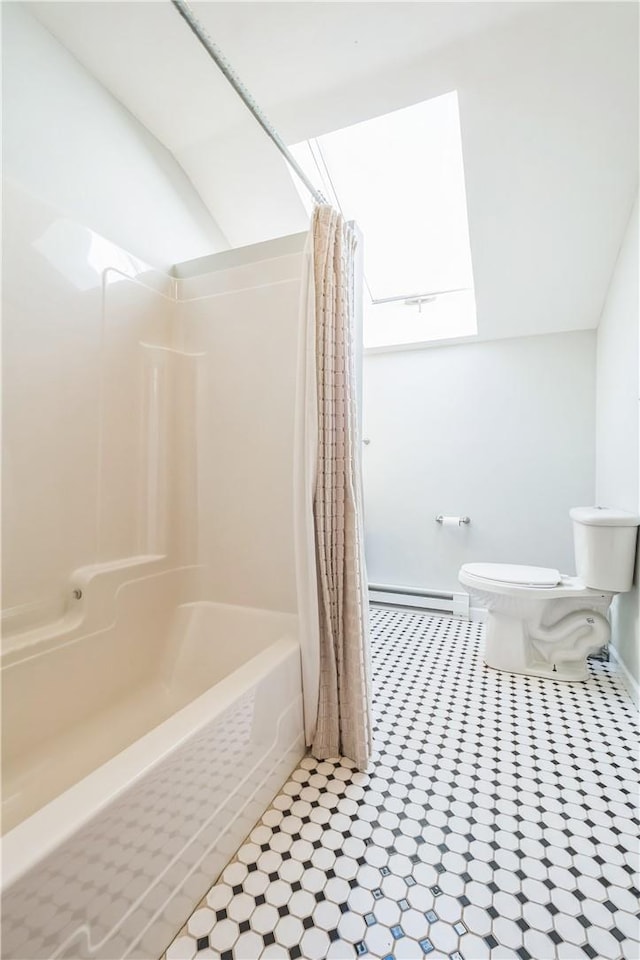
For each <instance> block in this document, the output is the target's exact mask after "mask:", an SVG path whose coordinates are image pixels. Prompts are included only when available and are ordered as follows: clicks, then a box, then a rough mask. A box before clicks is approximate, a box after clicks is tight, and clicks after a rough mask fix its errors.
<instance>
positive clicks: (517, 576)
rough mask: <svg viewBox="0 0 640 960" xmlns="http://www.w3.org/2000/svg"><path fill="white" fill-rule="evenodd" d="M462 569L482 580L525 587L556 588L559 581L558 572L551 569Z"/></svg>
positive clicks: (484, 566)
mask: <svg viewBox="0 0 640 960" xmlns="http://www.w3.org/2000/svg"><path fill="white" fill-rule="evenodd" d="M463 569H464V570H466V572H467V573H470V574H471V576H473V577H482V579H483V580H495V581H497V582H499V583H513V584H518V585H519V586H525V587H556V586H557V585H558V584H559V583H560V579H561V577H560V571H559V570H554V569H553V568H552V567H528V566H525V565H524V564H519V563H465V565H464V567H463Z"/></svg>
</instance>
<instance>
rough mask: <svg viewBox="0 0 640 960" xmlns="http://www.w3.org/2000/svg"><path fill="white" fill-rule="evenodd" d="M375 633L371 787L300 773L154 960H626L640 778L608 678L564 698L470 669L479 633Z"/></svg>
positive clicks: (634, 893) (439, 621)
mask: <svg viewBox="0 0 640 960" xmlns="http://www.w3.org/2000/svg"><path fill="white" fill-rule="evenodd" d="M371 622H372V652H373V685H374V693H375V695H374V700H373V704H374V709H373V725H374V752H373V756H372V768H371V770H370V771H369V773H368V774H360V773H357V772H356V771H355V770H354V769H353V765H352V764H349V763H348V762H345V761H341V760H339V759H333V760H330V761H327V762H324V763H317V762H316V761H315V760H313V759H312V758H310V757H307V758H305V759H304V760H303V761H302V763H301V764H300V766H299V767H298V768H297V769H296V770H295V771H294V773H293V774H292V776H291V778H290V780H289V781H288V783H286V784H285V786H284V788H283V790H282V791H281V793H280V794H279V796H277V797H276V799H275V800H274V802H273V804H272V806H271V807H270V809H269V810H268V811H267V812H266V813H265V815H264V816H263V818H262V820H261V821H260V822H259V823H258V824H257V825H256V827H255V828H254V829H253V830H252V831H251V832H250V833H249V834H248V836H247V837H246V840H245V842H244V843H243V844H242V846H240V848H239V850H238V851H237V853H236V856H235V858H234V859H233V861H232V862H231V863H230V864H229V866H228V867H227V868H226V869H225V871H224V872H223V874H222V876H221V878H220V880H219V882H218V883H217V884H215V885H214V886H213V887H212V888H211V890H210V891H209V893H208V894H207V896H206V897H205V898H204V900H203V901H202V903H201V904H200V907H199V908H198V910H196V911H195V913H194V914H193V915H192V917H191V918H190V919H189V921H188V922H187V923H186V924H185V926H184V928H183V929H182V931H181V932H180V933H179V934H178V936H177V937H176V939H175V940H174V942H173V943H172V945H171V946H170V947H169V949H168V950H167V952H166V954H165V957H166V960H192V958H194V957H195V958H200V957H202V958H203V960H204V958H205V957H214V956H215V957H220V956H221V957H222V958H223V960H258V958H264V960H267V958H276V957H280V958H285V960H286V958H290V960H295V958H300V957H303V958H305V960H322V958H331V960H333V958H335V960H350V958H356V957H359V956H364V957H377V958H386V960H392V958H394V957H395V958H407V960H418V958H419V957H426V958H427V960H429V958H430V957H432V956H433V957H440V958H442V957H445V958H450V960H532V958H535V960H580V958H583V960H595V958H598V960H631V958H635V957H637V956H638V955H639V951H640V942H639V940H640V922H639V920H638V917H637V911H638V890H637V889H636V887H635V886H634V862H635V850H636V835H637V826H638V820H637V795H638V786H639V780H640V771H639V770H638V765H637V750H636V742H637V732H636V730H635V717H634V711H633V707H632V704H631V702H630V701H629V699H628V696H627V694H626V691H625V690H624V687H623V686H622V683H621V681H620V678H619V677H618V675H617V674H616V672H615V670H613V669H612V668H611V666H610V665H609V664H608V663H604V662H600V661H592V662H591V663H590V670H591V675H592V676H591V682H590V683H589V684H581V685H576V686H572V687H571V688H569V689H568V688H567V686H566V685H563V684H555V683H553V682H549V681H547V680H541V679H536V678H530V677H519V676H514V675H507V674H501V673H499V672H497V671H494V670H490V669H489V668H488V667H485V666H483V665H482V662H481V653H482V633H483V629H484V628H483V627H482V626H480V625H478V624H469V623H463V622H461V621H456V620H453V619H450V618H440V617H427V616H424V615H421V614H409V613H406V612H403V613H398V612H394V611H382V610H376V609H374V610H373V611H372V618H371ZM612 757H615V759H612Z"/></svg>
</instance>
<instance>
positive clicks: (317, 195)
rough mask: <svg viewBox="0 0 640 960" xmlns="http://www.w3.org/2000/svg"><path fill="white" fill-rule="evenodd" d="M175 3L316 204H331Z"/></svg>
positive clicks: (178, 1) (185, 8)
mask: <svg viewBox="0 0 640 960" xmlns="http://www.w3.org/2000/svg"><path fill="white" fill-rule="evenodd" d="M171 3H172V4H173V5H174V7H175V8H176V10H177V11H178V13H179V14H180V16H181V17H182V18H183V20H184V21H185V22H186V24H187V25H188V26H189V28H190V29H191V30H192V32H193V33H194V34H195V35H196V37H197V38H198V40H199V41H200V43H201V44H202V46H203V47H204V48H205V50H206V51H207V53H208V54H209V56H210V57H211V59H212V60H213V62H214V63H215V65H216V66H217V67H218V69H219V70H220V71H221V72H222V73H223V74H224V76H225V77H226V78H227V80H228V81H229V83H230V84H231V86H232V87H233V89H234V90H235V91H236V93H237V94H238V96H239V97H240V99H241V100H242V102H243V103H244V105H245V106H246V107H247V108H248V109H249V110H250V111H251V113H252V114H253V116H254V117H255V119H256V120H257V121H258V123H259V124H260V126H261V127H262V129H263V130H264V132H265V133H266V135H267V136H268V137H269V138H270V139H271V140H272V141H273V142H274V143H275V145H276V147H277V148H278V150H279V151H280V153H281V154H282V156H283V157H284V158H285V160H286V161H287V163H288V164H289V166H290V167H291V169H292V170H293V171H294V172H295V174H296V176H297V177H298V178H299V179H300V181H301V182H302V183H303V184H304V185H305V187H306V188H307V190H308V191H309V193H310V194H311V196H312V197H313V199H314V200H315V201H316V203H327V200H326V198H325V196H324V195H323V194H322V193H321V191H320V190H318V189H316V187H314V185H313V184H312V183H311V180H309V178H308V177H307V175H306V173H305V172H304V170H303V169H302V167H301V166H300V164H299V163H298V161H297V160H296V159H295V157H294V156H293V154H292V153H291V151H290V150H289V148H288V147H287V145H286V143H285V142H284V140H283V139H282V138H281V137H280V134H279V133H278V131H277V130H276V129H275V128H274V127H273V126H272V125H271V124H270V123H269V121H268V120H267V118H266V117H265V115H264V113H263V112H262V110H261V109H260V107H259V106H258V104H257V103H256V101H255V100H254V99H253V97H252V96H251V94H250V93H249V91H248V90H247V88H246V87H245V85H244V83H243V82H242V80H240V78H239V77H238V75H237V74H236V72H235V71H234V69H233V67H232V66H231V64H230V63H229V61H228V60H227V59H226V57H225V56H224V54H223V53H222V51H221V50H220V49H219V47H218V46H217V45H216V44H215V43H214V42H213V40H212V39H211V37H210V36H209V34H208V33H207V31H206V30H205V29H204V27H203V26H202V24H201V23H200V21H199V20H198V19H197V17H196V16H195V15H194V13H193V11H192V10H191V8H190V7H189V4H188V3H186V2H185V0H171Z"/></svg>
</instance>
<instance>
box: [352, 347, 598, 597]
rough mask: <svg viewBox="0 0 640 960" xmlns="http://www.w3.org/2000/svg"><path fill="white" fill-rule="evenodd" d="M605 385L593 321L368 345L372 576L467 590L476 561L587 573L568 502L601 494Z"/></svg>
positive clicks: (367, 488) (578, 502)
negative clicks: (597, 417) (398, 346)
mask: <svg viewBox="0 0 640 960" xmlns="http://www.w3.org/2000/svg"><path fill="white" fill-rule="evenodd" d="M594 393H595V333H594V332H593V331H582V332H577V333H564V334H554V335H548V336H540V337H528V338H520V339H512V340H500V341H494V342H490V343H473V344H460V345H456V346H448V347H432V348H429V349H424V350H414V351H400V352H392V353H378V354H369V355H367V356H366V357H365V365H364V435H365V437H366V438H369V439H370V441H371V442H370V444H369V445H366V446H365V448H364V487H365V524H366V540H367V566H368V574H369V581H370V582H372V583H385V584H395V585H410V586H416V587H420V588H422V589H429V588H430V589H437V590H446V591H454V590H458V589H460V588H459V586H458V583H457V571H458V568H459V566H460V565H461V564H462V563H465V562H470V561H495V562H499V561H501V562H505V563H530V564H536V565H541V566H553V567H558V568H559V569H560V570H561V572H563V573H575V567H574V559H573V543H572V531H571V524H570V520H569V516H568V511H569V508H570V507H572V506H579V505H582V504H589V503H592V502H593V497H594V457H595V453H594V430H593V420H594V399H595V398H594ZM440 513H442V514H450V515H465V514H466V515H468V516H470V517H471V524H470V525H469V526H462V527H459V528H458V527H456V528H443V527H441V526H440V525H439V524H437V523H436V522H435V520H434V517H435V516H436V515H437V514H440Z"/></svg>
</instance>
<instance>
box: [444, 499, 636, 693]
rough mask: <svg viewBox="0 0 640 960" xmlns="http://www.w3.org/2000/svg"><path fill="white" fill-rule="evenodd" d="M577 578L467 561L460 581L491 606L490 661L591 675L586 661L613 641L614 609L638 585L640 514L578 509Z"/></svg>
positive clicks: (517, 669)
mask: <svg viewBox="0 0 640 960" xmlns="http://www.w3.org/2000/svg"><path fill="white" fill-rule="evenodd" d="M570 517H571V519H572V521H573V539H574V553H575V561H576V570H577V576H575V577H571V576H566V575H564V574H561V573H560V571H558V570H555V569H553V568H550V567H529V566H522V565H519V564H504V563H465V564H463V566H462V567H461V568H460V571H459V575H458V576H459V580H460V583H461V584H463V586H465V587H466V588H467V590H468V592H469V593H470V594H471V595H472V596H473V597H475V598H476V600H477V601H478V602H479V603H480V605H481V606H483V607H486V609H487V611H488V620H487V631H486V647H485V653H484V659H485V663H487V665H488V666H490V667H494V668H495V669H496V670H506V671H508V672H509V673H523V674H527V675H528V676H534V677H550V678H552V679H554V680H586V679H588V677H589V672H588V670H587V663H586V658H587V657H588V656H589V655H590V654H592V653H596V652H597V651H598V650H599V649H600V648H601V647H603V646H605V645H606V644H607V643H608V642H609V637H610V628H609V621H608V619H607V611H608V609H609V606H610V604H611V601H612V600H613V598H614V596H615V595H616V594H617V593H624V592H626V591H627V590H630V589H631V584H632V581H633V567H634V560H635V552H636V537H637V528H638V524H640V517H637V516H635V515H634V514H631V513H627V512H626V511H624V510H615V509H613V508H611V507H574V508H573V509H572V510H571V511H570Z"/></svg>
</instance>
